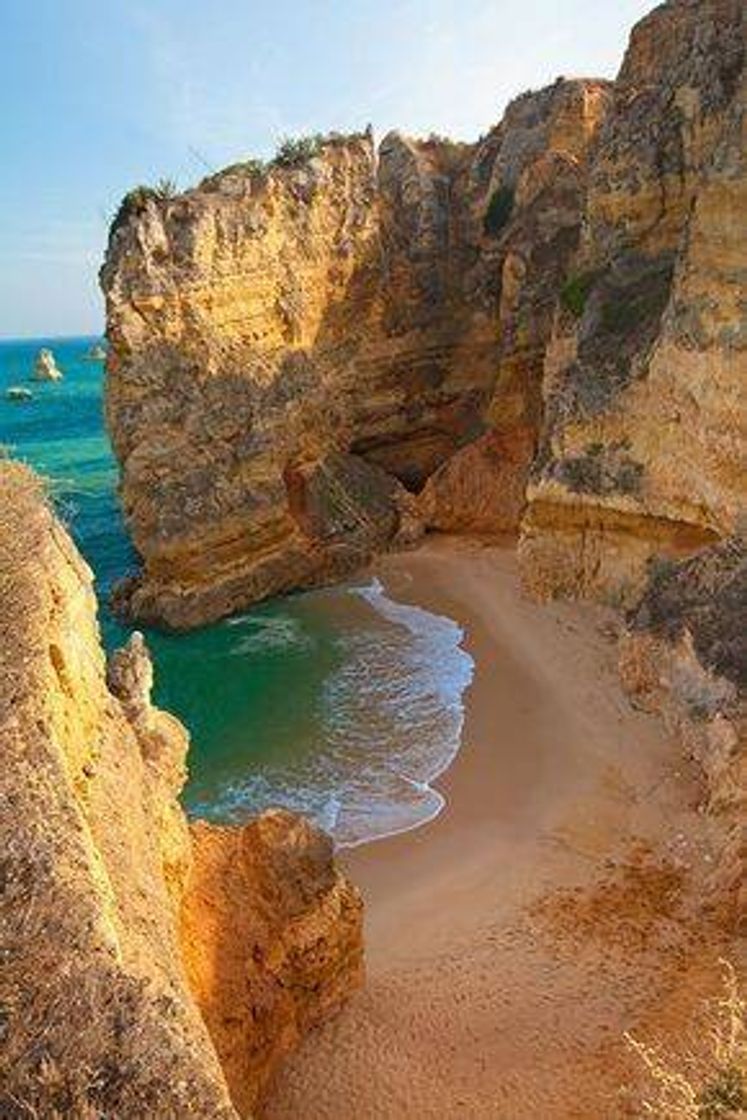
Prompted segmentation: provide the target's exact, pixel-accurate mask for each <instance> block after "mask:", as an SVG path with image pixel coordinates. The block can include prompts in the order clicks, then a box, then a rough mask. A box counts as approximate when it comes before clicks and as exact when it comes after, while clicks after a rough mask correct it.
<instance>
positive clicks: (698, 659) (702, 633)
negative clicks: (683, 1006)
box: [620, 538, 747, 926]
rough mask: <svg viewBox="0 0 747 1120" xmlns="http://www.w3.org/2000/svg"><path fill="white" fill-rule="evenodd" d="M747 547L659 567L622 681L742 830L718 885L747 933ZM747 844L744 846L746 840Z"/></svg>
mask: <svg viewBox="0 0 747 1120" xmlns="http://www.w3.org/2000/svg"><path fill="white" fill-rule="evenodd" d="M745 619H747V548H745V543H744V541H743V540H740V539H739V538H735V539H733V540H729V541H726V542H723V543H721V544H719V545H715V546H712V547H711V548H708V549H705V550H703V551H702V552H700V553H697V554H696V555H695V556H693V557H691V558H690V559H688V560H684V561H680V562H679V563H667V564H662V563H659V564H656V565H654V566H653V567H652V568H651V569H650V571H649V577H648V584H647V587H646V590H645V593H644V595H643V597H642V599H641V601H640V603H639V605H638V606H637V607H636V609H635V610H634V611H633V612H631V614H630V617H629V620H628V623H629V625H628V630H627V633H626V634H625V635H624V636H623V638H622V641H621V644H620V674H621V677H622V680H623V683H624V685H625V687H626V689H627V690H628V692H629V693H630V694H631V696H632V697H633V698H634V699H635V701H636V702H637V703H639V704H642V705H644V706H646V707H648V708H650V709H652V710H655V711H658V712H660V713H661V714H662V715H663V717H664V719H665V721H666V723H667V726H668V727H669V728H670V730H671V731H672V733H673V734H674V735H676V736H677V738H678V739H679V740H680V742H681V743H682V746H683V749H684V751H685V752H686V753H687V754H688V755H689V756H690V757H692V758H694V759H696V760H697V761H698V763H699V765H700V767H701V769H702V772H703V775H704V779H705V789H706V795H705V799H704V800H705V806H706V807H707V808H708V810H709V811H711V812H714V813H718V814H719V815H721V816H722V817H723V818H724V820H725V821H726V822H727V823H728V822H731V824H732V836H731V839H730V840H729V842H727V843H725V844H724V849H723V856H722V859H721V860H720V863H719V867H718V868H717V870H716V873H715V876H714V889H715V890H716V894H717V896H718V901H719V904H720V905H721V904H724V903H725V909H726V911H727V913H729V914H730V915H731V917H732V919H733V920H734V922H736V924H738V925H739V926H744V925H745V924H747V858H746V853H747V849H746V848H745V843H744V835H743V833H744V820H745V810H747V628H746V627H745ZM740 837H741V839H740Z"/></svg>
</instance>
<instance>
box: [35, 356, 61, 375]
mask: <svg viewBox="0 0 747 1120" xmlns="http://www.w3.org/2000/svg"><path fill="white" fill-rule="evenodd" d="M32 377H33V380H34V381H61V380H62V370H61V369H60V368H59V366H58V365H57V363H56V361H55V360H54V354H53V353H52V351H51V350H47V349H42V350H40V351H39V353H38V355H37V358H36V361H35V363H34V372H33V375H32Z"/></svg>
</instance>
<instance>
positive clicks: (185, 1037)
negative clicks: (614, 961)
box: [0, 461, 361, 1120]
mask: <svg viewBox="0 0 747 1120" xmlns="http://www.w3.org/2000/svg"><path fill="white" fill-rule="evenodd" d="M0 509H2V524H1V525H0V579H1V580H2V603H3V608H2V612H0V631H1V633H0V723H1V726H2V743H3V751H4V766H3V776H2V780H1V781H0V788H1V789H2V796H3V803H4V811H3V813H2V825H1V826H0V827H2V830H3V834H2V848H3V891H2V930H3V974H2V981H1V982H0V987H1V991H0V1004H1V1006H2V1009H3V1013H2V1033H3V1059H2V1063H3V1073H2V1080H1V1084H0V1102H1V1103H0V1111H1V1112H2V1114H3V1116H7V1117H9V1118H10V1117H21V1116H28V1115H38V1116H53V1115H64V1116H81V1117H83V1116H94V1115H95V1116H99V1115H104V1114H105V1115H111V1116H117V1117H123V1118H124V1117H133V1118H135V1117H137V1118H140V1117H143V1116H152V1117H164V1118H166V1117H187V1116H196V1117H200V1118H205V1117H216V1118H217V1117H225V1118H226V1120H228V1118H229V1117H234V1116H237V1115H238V1113H237V1111H236V1109H237V1107H238V1108H239V1109H240V1111H241V1113H242V1114H243V1113H244V1112H245V1109H246V1107H247V1106H248V1105H250V1104H251V1103H253V1101H254V1099H255V1098H256V1096H257V1094H258V1093H259V1091H260V1090H261V1087H262V1085H263V1083H264V1081H265V1080H266V1078H267V1076H268V1075H269V1073H270V1072H271V1070H272V1068H273V1065H274V1063H275V1062H276V1061H277V1060H278V1058H279V1057H280V1056H281V1055H282V1053H283V1052H284V1051H285V1050H287V1048H288V1046H289V1045H291V1044H292V1043H293V1041H294V1039H296V1038H297V1037H298V1036H299V1034H300V1032H301V1031H302V1030H304V1029H306V1027H307V1026H308V1025H310V1024H311V1023H312V1022H314V1021H316V1020H317V1019H319V1018H320V1017H321V1016H323V1015H325V1014H327V1013H328V1012H329V1011H331V1010H333V1009H334V1008H336V1007H337V1006H338V1005H339V1003H340V1002H341V1000H342V999H343V998H344V996H345V995H346V994H347V992H349V991H350V990H351V989H352V988H353V987H354V986H355V985H356V984H357V983H358V982H359V980H360V974H361V909H360V900H359V898H358V896H357V893H356V892H355V890H354V888H352V887H351V886H350V885H349V884H348V883H347V882H346V881H345V880H344V879H343V878H342V877H341V876H340V875H339V873H337V872H336V871H335V869H334V867H333V864H332V858H331V851H330V847H329V844H328V842H327V841H325V840H324V839H323V838H322V837H321V836H319V835H318V834H316V833H314V832H313V831H312V830H311V829H310V828H309V826H306V825H305V824H303V823H302V822H300V821H298V820H297V819H296V818H293V817H291V816H290V815H289V814H269V815H268V816H267V817H263V818H261V819H260V820H259V821H258V822H255V823H254V824H250V825H248V826H247V827H246V828H245V829H244V830H243V831H237V832H235V833H231V832H226V833H225V835H224V834H221V837H220V840H219V841H218V842H217V846H218V848H221V847H222V846H225V851H226V852H229V851H230V852H231V853H233V852H234V851H235V850H236V846H237V845H238V846H240V847H241V848H242V850H243V851H244V852H245V859H246V860H247V861H249V862H250V863H251V865H252V868H253V871H252V874H251V875H247V876H245V877H243V878H239V879H235V880H234V881H233V882H232V883H231V889H232V892H234V893H232V895H231V898H230V900H228V899H226V898H224V897H221V890H222V889H223V886H224V884H223V882H222V880H221V879H220V878H219V877H218V878H216V880H215V881H213V882H212V884H211V892H212V894H211V898H209V899H204V900H203V894H204V883H205V880H206V878H207V879H209V878H211V876H212V872H213V868H214V862H215V860H214V858H213V857H211V859H210V860H209V861H208V860H207V858H206V857H205V856H204V854H203V849H204V833H205V828H204V826H195V837H194V838H193V839H191V838H190V832H189V829H188V827H187V822H186V819H185V817H184V814H183V813H182V810H181V808H180V807H179V804H178V801H177V796H178V793H179V791H180V789H181V787H182V784H183V781H184V777H185V757H186V751H187V746H188V739H187V734H186V732H185V730H184V728H183V727H182V726H181V725H180V724H179V723H178V721H177V720H175V719H174V718H173V717H172V716H170V715H168V714H167V713H165V712H161V711H159V710H157V709H156V708H154V707H153V706H152V705H151V703H150V688H151V684H152V669H151V664H150V660H149V658H148V655H147V651H146V649H145V647H144V644H143V642H142V639H140V638H139V636H137V635H136V636H134V637H133V639H132V640H131V642H130V643H129V644H128V646H127V647H125V649H124V650H121V651H119V652H118V653H117V654H115V655H114V656H113V657H112V658H111V659H110V663H109V665H108V666H107V664H106V660H105V656H104V652H103V649H102V647H101V642H100V638H99V632H98V625H97V622H96V607H95V599H94V595H93V590H92V580H91V574H90V572H89V570H88V568H87V567H86V566H85V564H84V563H83V562H82V560H81V558H80V556H79V555H78V553H77V552H76V550H75V547H74V545H73V544H72V542H71V540H70V538H69V536H68V534H67V532H66V531H65V529H64V528H63V526H62V525H61V524H60V522H59V521H58V520H57V519H56V517H55V516H54V514H53V512H52V511H51V509H50V507H49V506H48V504H47V502H46V500H45V498H44V495H43V493H42V490H41V487H40V484H39V482H38V480H36V479H35V478H34V476H33V475H32V474H31V473H30V472H29V471H28V470H26V469H25V468H24V467H22V466H20V465H17V464H13V463H10V462H8V461H5V462H3V463H2V464H0ZM221 858H223V857H221ZM299 884H301V885H302V886H299ZM203 907H204V910H203ZM215 907H222V908H223V913H224V917H225V920H224V922H223V923H222V925H221V928H220V930H216V929H214V928H213V927H212V926H211V922H210V914H211V913H212V912H214V908H215ZM185 929H186V930H187V931H188V932H185ZM232 940H236V941H240V945H241V949H240V952H239V950H238V949H236V948H234V949H232V950H230V951H231V953H232V960H234V961H235V960H236V958H237V955H241V954H243V957H242V960H243V967H244V970H245V977H246V980H247V983H248V994H247V992H246V991H245V992H244V993H243V996H242V997H241V998H242V1001H243V1006H242V1014H243V1015H244V1016H245V1018H246V1019H247V1020H248V1021H252V1020H256V1021H258V1022H259V1023H260V1026H257V1027H255V1028H254V1031H252V1029H251V1028H249V1027H246V1028H245V1031H244V1035H243V1037H242V1039H241V1045H242V1046H247V1047H251V1049H252V1062H251V1067H250V1068H249V1069H247V1070H246V1078H245V1077H244V1076H243V1073H244V1071H243V1070H242V1077H241V1079H237V1077H236V1076H235V1071H234V1067H233V1066H232V1065H231V1063H230V1062H229V1061H227V1056H226V1054H225V1051H224V1048H223V1046H222V1037H221V1036H220V1034H219V1033H218V1032H217V1031H216V1030H215V1028H214V1024H213V1021H212V1019H211V1016H210V1014H208V1012H207V1011H206V1010H205V1007H206V1005H207V1004H208V1003H210V1004H211V1006H221V1005H225V1004H224V1001H225V1002H227V1001H228V999H229V995H228V993H225V992H224V991H222V990H221V989H220V987H219V985H216V983H214V980H213V977H212V974H211V973H208V974H207V975H203V976H202V977H201V980H200V983H199V984H197V983H196V982H195V981H194V979H193V975H192V972H193V969H192V965H191V963H190V962H191V961H192V960H193V957H194V955H195V954H196V953H200V954H201V955H202V958H203V959H204V960H206V961H212V962H213V969H219V968H220V967H221V964H220V962H221V957H222V954H223V952H224V950H225V947H226V945H230V943H231V941H232ZM297 958H301V959H302V964H299V963H298V960H297ZM185 960H186V967H185ZM231 998H232V999H233V1000H234V1001H236V1000H237V999H239V995H238V993H234V994H233V996H232V997H231ZM201 1011H202V1012H203V1014H204V1019H203V1014H201ZM263 1016H264V1017H265V1018H264V1019H263ZM206 1022H207V1027H206ZM211 1035H212V1037H211ZM216 1051H217V1054H216ZM231 1097H233V1102H232V1100H231Z"/></svg>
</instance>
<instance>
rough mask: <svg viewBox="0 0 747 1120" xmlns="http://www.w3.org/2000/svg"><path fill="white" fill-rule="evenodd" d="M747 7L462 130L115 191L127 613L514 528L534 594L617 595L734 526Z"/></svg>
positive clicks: (183, 612) (716, 1)
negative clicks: (436, 540)
mask: <svg viewBox="0 0 747 1120" xmlns="http://www.w3.org/2000/svg"><path fill="white" fill-rule="evenodd" d="M746 18H747V17H746V15H745V8H744V4H743V3H742V2H741V0H703V2H701V0H669V2H667V3H664V4H662V5H660V6H659V7H657V8H656V9H655V10H654V11H653V12H652V13H651V14H650V15H649V16H648V17H646V18H645V19H644V20H642V21H641V23H640V24H639V25H638V26H637V27H636V28H635V29H634V31H633V34H632V36H631V40H630V44H629V48H628V51H627V54H626V56H625V60H624V62H623V65H622V69H621V71H620V74H619V76H618V79H617V81H616V82H615V83H613V84H608V83H603V82H592V81H571V82H568V81H564V80H559V81H558V82H556V83H555V84H554V85H553V86H550V87H548V88H547V89H545V90H541V91H539V92H538V93H532V94H526V95H523V96H522V97H519V98H517V100H516V101H515V102H513V103H512V104H511V105H510V106H509V108H508V110H507V112H506V114H505V117H504V119H503V120H502V121H501V123H500V124H499V125H498V126H497V127H496V128H495V129H493V130H492V131H491V132H490V133H489V134H488V135H487V136H486V137H484V138H483V139H482V140H481V141H480V142H479V143H478V144H476V145H474V146H469V145H455V144H451V143H449V142H447V141H441V140H438V139H432V140H430V141H427V142H414V141H411V140H407V139H404V138H403V137H400V136H397V135H394V134H392V135H390V136H388V137H387V138H386V139H385V140H384V142H383V143H382V145H381V149H380V152H379V155H378V159H377V157H376V156H375V154H374V152H373V150H372V146H371V141H370V137H368V136H360V137H352V138H348V139H346V140H334V141H329V142H327V143H326V144H324V145H322V147H321V149H320V151H319V153H318V154H317V156H316V157H314V158H312V159H310V160H307V161H306V162H305V163H302V164H300V165H299V166H296V167H290V168H288V167H273V168H272V169H271V170H270V171H269V172H265V173H263V174H256V173H253V172H252V171H251V170H250V169H248V168H246V167H244V168H241V167H239V168H238V169H236V168H234V169H229V170H228V171H227V172H224V173H222V174H220V175H218V176H215V177H213V178H212V179H211V180H208V181H207V182H205V183H204V184H202V186H201V187H200V188H198V189H197V190H195V191H190V192H187V193H186V194H185V195H183V196H180V197H179V198H176V199H173V200H158V199H156V198H154V197H150V196H146V197H143V196H142V195H137V196H136V197H135V198H132V199H130V201H129V203H127V204H126V205H125V206H124V207H123V210H122V214H121V216H120V218H119V219H118V221H117V222H116V223H115V226H114V228H113V231H112V235H111V239H110V244H109V249H108V254H107V261H106V264H105V266H104V269H103V272H102V280H103V285H104V290H105V292H106V295H107V309H108V322H109V335H110V338H111V341H112V354H111V357H110V362H109V377H108V415H109V423H110V427H111V430H112V434H113V438H114V442H115V446H116V449H117V453H118V455H119V458H120V460H121V463H122V478H123V495H124V501H125V507H126V512H127V516H128V519H129V522H130V525H131V527H132V531H133V536H134V539H135V543H136V545H137V547H138V549H139V551H140V553H141V555H142V557H143V564H144V567H143V574H142V577H141V578H140V579H139V580H138V581H135V582H134V583H132V584H131V585H130V586H129V587H128V588H126V589H125V592H124V593H123V595H122V601H123V602H124V601H126V604H127V606H128V607H129V609H130V610H131V611H132V612H133V613H134V614H136V615H141V616H144V617H149V618H156V619H159V620H161V621H165V622H166V623H168V624H170V625H174V626H188V625H192V624H194V623H198V622H200V621H204V620H206V619H209V618H214V617H217V616H218V615H220V614H224V613H227V612H229V611H230V610H231V609H233V608H234V607H236V606H237V605H239V604H241V603H246V602H250V601H252V600H254V599H257V598H260V597H262V596H264V595H266V594H270V593H273V592H277V591H281V590H283V589H286V588H288V587H294V586H303V585H305V584H308V583H310V582H314V581H315V580H319V579H328V578H333V577H334V576H335V575H338V574H340V573H342V572H344V571H347V570H348V569H349V568H350V567H352V566H353V565H355V564H357V563H359V562H360V561H361V560H363V559H365V558H366V557H367V556H369V555H370V554H371V553H372V552H374V551H376V550H377V549H380V548H383V547H387V546H388V545H389V544H391V543H397V542H401V541H412V540H414V539H416V538H417V536H418V534H419V532H421V531H422V529H423V528H433V529H442V530H447V531H455V530H456V531H463V530H466V531H477V532H496V531H510V532H513V531H516V530H517V528H518V527H519V526H520V543H519V553H520V559H521V565H522V570H523V573H524V580H525V584H526V587H527V588H528V589H529V591H530V592H531V593H532V594H534V595H535V596H538V597H550V596H554V595H582V596H593V597H594V596H595V597H601V598H606V599H609V600H611V601H612V602H614V603H617V604H621V605H629V604H631V603H633V602H635V600H636V598H637V596H638V595H639V594H640V592H641V590H642V588H643V586H644V583H645V572H646V565H647V563H648V561H649V560H650V559H651V557H652V556H654V555H660V554H661V555H672V556H677V555H681V554H688V553H691V552H692V551H694V550H696V549H698V548H700V547H702V546H703V545H706V544H708V543H709V542H712V541H716V540H718V539H721V538H724V537H726V536H728V535H729V534H731V533H733V532H734V530H735V528H736V526H737V520H738V514H739V510H740V509H741V508H744V506H745V499H746V498H747V493H746V492H745V483H744V479H745V477H746V475H747V472H745V457H744V448H745V446H746V439H747V432H746V431H745V427H746V421H745V417H747V402H746V401H745V384H746V383H747V377H746V376H745V374H746V372H747V311H746V310H745V301H744V291H745V285H746V282H747V272H746V271H745V264H744V262H745V259H747V226H745V222H744V220H743V215H744V212H745V208H746V207H747V167H746V166H745V159H746V158H747V157H745V151H747V146H746V143H745V141H746V140H747V134H746V132H745V129H746V128H747V125H745V120H746V119H747V118H746V117H745V107H746V104H747V78H746V76H745V74H746V70H745V41H746V38H747V28H746V27H745V19H746ZM530 468H531V469H530ZM405 488H406V489H405ZM408 490H409V491H411V492H413V493H408ZM413 494H414V495H415V497H413Z"/></svg>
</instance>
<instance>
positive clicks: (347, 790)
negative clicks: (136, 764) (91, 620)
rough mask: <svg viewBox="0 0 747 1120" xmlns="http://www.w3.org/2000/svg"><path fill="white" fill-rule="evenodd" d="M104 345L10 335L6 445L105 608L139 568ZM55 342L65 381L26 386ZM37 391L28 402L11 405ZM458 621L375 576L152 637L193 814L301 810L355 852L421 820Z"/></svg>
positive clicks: (431, 806) (447, 697) (453, 707)
mask: <svg viewBox="0 0 747 1120" xmlns="http://www.w3.org/2000/svg"><path fill="white" fill-rule="evenodd" d="M96 341H98V340H97V339H91V338H81V339H47V340H44V339H34V340H30V341H23V342H0V442H2V443H3V444H5V445H6V446H8V447H9V448H10V450H11V451H12V453H13V454H14V455H16V456H17V457H19V458H22V459H25V460H26V461H27V462H29V463H31V465H33V466H34V467H36V469H37V470H39V471H41V472H42V473H43V474H44V475H46V476H47V477H48V478H49V479H50V481H51V486H52V492H53V494H54V497H55V501H56V503H57V505H58V508H59V509H60V511H61V512H62V514H63V516H64V518H65V520H66V521H67V523H68V525H69V526H70V529H71V531H72V533H73V535H74V537H75V539H76V541H77V543H78V546H79V547H80V549H81V551H82V552H83V554H84V556H85V557H86V559H87V560H88V562H89V563H90V565H91V567H92V568H93V570H94V573H95V576H96V585H97V591H98V594H99V598H100V601H101V603H102V628H103V632H104V639H105V641H106V644H107V645H108V646H109V647H110V648H111V647H112V646H114V645H117V644H120V643H121V642H122V641H124V640H126V637H127V631H126V629H124V628H123V627H121V626H120V625H119V624H118V623H117V622H116V621H115V620H114V619H112V618H111V616H110V615H109V614H108V612H107V610H106V606H105V603H106V596H107V592H108V590H109V588H110V587H111V584H112V582H113V581H114V580H116V579H117V578H119V577H120V576H121V575H122V574H123V573H124V572H126V571H127V570H128V569H130V568H132V567H133V566H134V564H135V563H136V557H135V556H134V554H133V552H132V549H131V547H130V544H129V542H128V539H127V536H126V534H125V532H124V528H123V525H122V520H121V515H120V511H119V507H118V503H117V499H116V468H115V464H114V461H113V458H112V455H111V451H110V448H109V445H108V441H107V438H106V435H105V432H104V428H103V422H102V408H101V393H102V380H103V370H102V365H101V363H100V362H91V361H87V360H86V357H85V356H86V353H87V351H88V350H89V349H90V347H91V345H92V344H93V343H94V342H96ZM41 346H49V347H50V348H51V349H52V350H53V351H54V354H55V357H56V359H57V364H58V365H59V367H60V368H61V369H62V370H63V372H64V374H65V377H64V380H63V381H62V382H60V383H55V384H37V383H33V382H30V381H29V375H30V372H31V370H32V368H33V362H34V358H35V356H36V353H37V352H38V350H39V348H40V347H41ZM11 385H25V386H27V387H29V388H31V390H32V392H33V399H32V400H31V401H29V402H11V401H9V400H7V399H6V398H5V392H6V389H7V388H8V387H9V386H11ZM461 638H462V633H461V630H460V628H459V627H458V626H457V625H456V623H454V622H453V621H451V620H450V619H446V618H441V617H438V616H436V615H434V614H432V613H430V612H428V611H424V610H421V609H420V608H417V607H412V606H408V605H405V604H402V603H397V602H394V601H393V600H391V599H390V598H388V597H387V596H386V594H385V593H384V589H383V588H382V587H381V585H380V584H379V583H378V582H377V581H375V580H374V581H370V580H364V581H352V582H350V583H348V584H346V585H343V586H340V587H335V588H331V589H328V590H320V591H313V592H308V593H304V594H298V595H292V596H288V597H286V598H283V599H277V600H273V601H271V602H268V603H266V604H262V605H260V606H258V607H255V608H253V609H252V610H249V611H247V612H245V613H244V614H242V615H239V616H237V617H234V618H231V619H229V620H226V621H225V622H221V623H218V624H216V625H214V626H209V627H205V628H204V629H202V630H199V631H195V632H193V633H190V634H186V635H178V636H174V635H166V634H162V633H158V632H154V631H149V632H147V639H148V643H149V645H150V647H151V650H152V653H153V657H154V661H155V664H156V681H157V685H156V699H157V701H158V702H159V703H160V704H162V705H163V706H164V707H166V708H168V709H170V710H171V711H173V712H174V713H175V714H176V715H178V716H180V717H181V718H182V719H183V720H184V722H185V723H186V724H187V726H188V727H189V729H190V732H191V734H192V743H193V748H192V752H191V755H190V780H189V783H188V786H187V788H186V790H185V793H184V802H185V805H186V807H187V810H188V811H189V812H191V813H194V814H199V815H201V816H205V817H208V818H209V819H211V820H214V821H241V820H243V819H245V818H246V817H247V816H249V815H251V814H253V813H255V812H256V811H257V810H259V809H262V808H264V807H266V806H268V805H285V806H287V807H289V808H294V809H298V810H300V811H302V812H305V813H307V814H308V815H310V816H312V817H313V818H314V819H315V820H317V821H318V822H319V823H320V824H322V825H323V826H324V827H326V828H327V829H328V830H329V831H331V832H332V833H333V835H334V836H335V839H336V841H337V843H338V844H340V845H354V844H358V843H362V842H364V841H367V840H372V839H375V838H377V837H380V836H384V835H388V834H391V833H393V832H399V831H403V830H405V829H408V828H413V827H416V826H417V825H419V824H422V823H424V822H425V821H427V820H430V819H431V818H432V817H433V816H434V815H435V814H436V813H438V811H439V809H440V808H441V806H442V804H443V802H442V798H441V796H440V794H439V793H438V792H437V791H435V790H433V789H432V788H431V787H430V785H429V783H430V782H431V781H433V779H434V778H435V777H436V776H437V775H438V774H439V773H441V772H442V771H443V770H444V769H445V768H446V767H447V766H448V765H449V763H450V762H451V761H452V759H453V757H454V755H455V753H456V751H457V750H458V748H459V741H460V735H461V728H462V720H463V708H462V695H463V693H464V690H465V688H466V687H467V685H468V684H469V681H470V679H471V675H472V661H471V658H470V657H469V656H468V655H467V654H466V653H465V652H464V650H462V649H461V647H460V642H461Z"/></svg>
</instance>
